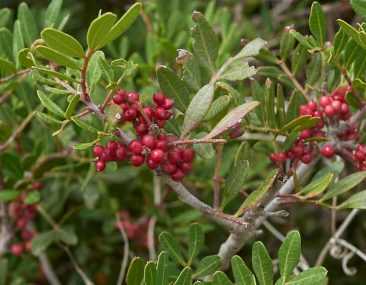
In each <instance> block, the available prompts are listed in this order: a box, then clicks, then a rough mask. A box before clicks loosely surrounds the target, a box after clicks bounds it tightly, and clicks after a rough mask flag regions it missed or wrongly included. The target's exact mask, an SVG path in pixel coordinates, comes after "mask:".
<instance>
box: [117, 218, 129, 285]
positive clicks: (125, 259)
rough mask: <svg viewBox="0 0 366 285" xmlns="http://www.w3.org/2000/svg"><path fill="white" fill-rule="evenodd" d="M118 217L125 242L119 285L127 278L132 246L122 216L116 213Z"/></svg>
mask: <svg viewBox="0 0 366 285" xmlns="http://www.w3.org/2000/svg"><path fill="white" fill-rule="evenodd" d="M116 219H117V224H118V229H119V231H120V232H121V235H122V238H123V243H124V248H123V259H122V263H121V269H120V272H119V275H118V281H117V285H122V283H123V280H124V278H125V273H126V268H127V265H128V255H129V252H130V246H129V242H128V237H127V234H126V232H125V230H124V228H123V225H122V223H121V220H120V217H119V215H118V214H116Z"/></svg>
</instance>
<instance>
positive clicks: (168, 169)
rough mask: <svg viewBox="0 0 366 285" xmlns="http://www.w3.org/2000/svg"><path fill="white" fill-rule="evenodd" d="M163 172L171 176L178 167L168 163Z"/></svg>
mask: <svg viewBox="0 0 366 285" xmlns="http://www.w3.org/2000/svg"><path fill="white" fill-rule="evenodd" d="M163 170H164V172H166V173H168V174H171V173H174V172H175V171H176V170H177V167H176V166H175V164H173V163H170V162H167V163H165V164H164V165H163Z"/></svg>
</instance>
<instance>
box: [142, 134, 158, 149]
mask: <svg viewBox="0 0 366 285" xmlns="http://www.w3.org/2000/svg"><path fill="white" fill-rule="evenodd" d="M141 143H142V144H143V145H144V146H146V147H148V148H149V149H153V148H154V147H155V145H156V140H155V138H154V137H153V136H152V135H145V136H143V137H142V139H141Z"/></svg>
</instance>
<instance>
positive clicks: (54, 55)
mask: <svg viewBox="0 0 366 285" xmlns="http://www.w3.org/2000/svg"><path fill="white" fill-rule="evenodd" d="M36 51H37V53H38V55H39V56H41V57H43V58H45V59H48V60H50V61H53V62H55V63H57V64H59V65H63V66H67V67H70V68H73V69H77V70H79V69H80V63H79V62H77V61H76V60H74V59H72V58H71V57H68V56H66V55H64V54H62V53H59V52H58V51H56V50H54V49H51V48H49V47H46V46H37V48H36Z"/></svg>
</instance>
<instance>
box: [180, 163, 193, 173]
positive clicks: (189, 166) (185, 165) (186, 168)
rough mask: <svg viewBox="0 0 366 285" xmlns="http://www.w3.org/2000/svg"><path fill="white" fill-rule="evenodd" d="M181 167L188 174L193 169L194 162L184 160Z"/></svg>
mask: <svg viewBox="0 0 366 285" xmlns="http://www.w3.org/2000/svg"><path fill="white" fill-rule="evenodd" d="M180 169H181V170H182V171H183V172H184V174H188V173H189V172H191V170H192V163H190V162H184V163H182V165H181V166H180Z"/></svg>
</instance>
